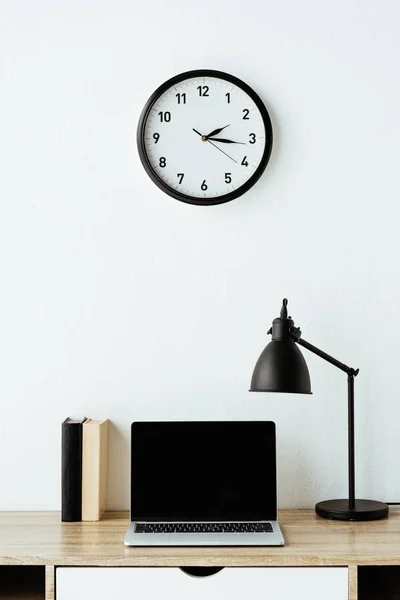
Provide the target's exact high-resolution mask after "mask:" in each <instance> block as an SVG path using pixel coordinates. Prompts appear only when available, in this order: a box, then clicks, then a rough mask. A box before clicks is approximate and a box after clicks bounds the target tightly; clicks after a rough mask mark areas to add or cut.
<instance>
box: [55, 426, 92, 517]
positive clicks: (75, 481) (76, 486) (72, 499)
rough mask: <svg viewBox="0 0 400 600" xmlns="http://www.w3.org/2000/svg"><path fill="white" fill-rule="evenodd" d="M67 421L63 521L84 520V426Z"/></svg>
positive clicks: (63, 430) (63, 450)
mask: <svg viewBox="0 0 400 600" xmlns="http://www.w3.org/2000/svg"><path fill="white" fill-rule="evenodd" d="M85 420H86V419H84V418H81V419H71V418H68V419H66V420H65V421H64V422H63V423H62V426H61V520H62V521H81V520H82V426H83V423H84V422H85Z"/></svg>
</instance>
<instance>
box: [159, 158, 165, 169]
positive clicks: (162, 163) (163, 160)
mask: <svg viewBox="0 0 400 600" xmlns="http://www.w3.org/2000/svg"><path fill="white" fill-rule="evenodd" d="M158 164H159V165H160V167H162V168H164V167H166V166H167V159H166V158H165V156H161V158H160V162H159V163H158Z"/></svg>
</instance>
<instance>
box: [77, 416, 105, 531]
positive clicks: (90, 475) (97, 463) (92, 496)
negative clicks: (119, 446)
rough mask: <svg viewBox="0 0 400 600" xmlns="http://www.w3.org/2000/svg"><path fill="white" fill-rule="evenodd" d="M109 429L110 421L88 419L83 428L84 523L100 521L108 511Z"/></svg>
mask: <svg viewBox="0 0 400 600" xmlns="http://www.w3.org/2000/svg"><path fill="white" fill-rule="evenodd" d="M108 429H109V421H108V419H105V420H104V421H95V420H93V419H87V420H86V421H85V422H84V424H83V427H82V436H83V458H82V521H100V519H101V516H102V514H103V513H104V511H105V510H106V506H107V479H108V477H107V471H108Z"/></svg>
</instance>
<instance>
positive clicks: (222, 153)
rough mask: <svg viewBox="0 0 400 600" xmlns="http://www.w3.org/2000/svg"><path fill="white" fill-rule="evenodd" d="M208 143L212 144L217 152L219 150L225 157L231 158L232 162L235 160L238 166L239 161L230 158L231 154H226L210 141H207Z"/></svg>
mask: <svg viewBox="0 0 400 600" xmlns="http://www.w3.org/2000/svg"><path fill="white" fill-rule="evenodd" d="M207 142H208V143H209V144H211V145H212V146H214V148H216V149H217V150H219V151H220V152H222V154H225V156H227V157H228V158H230V159H231V160H233V162H235V163H236V164H238V161H237V160H235V159H234V158H232V156H229V154H227V153H226V152H224V151H223V150H221V148H218V146H216V145H215V144H214V143H213V142H211V141H210V140H207Z"/></svg>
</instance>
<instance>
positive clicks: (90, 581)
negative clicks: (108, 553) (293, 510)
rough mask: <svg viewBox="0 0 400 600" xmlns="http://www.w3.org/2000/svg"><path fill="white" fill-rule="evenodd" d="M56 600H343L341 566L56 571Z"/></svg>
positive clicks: (345, 596) (344, 581)
mask: <svg viewBox="0 0 400 600" xmlns="http://www.w3.org/2000/svg"><path fill="white" fill-rule="evenodd" d="M56 590H57V596H56V597H57V600H91V599H92V598H93V599H95V600H110V599H111V600H120V599H121V600H122V599H123V600H130V599H131V598H132V599H135V600H136V599H138V600H140V599H142V600H143V599H145V600H261V599H263V600H269V599H271V600H293V599H294V598H295V599H296V600H321V599H323V600H348V570H347V568H344V567H313V568H311V567H279V568H275V567H250V568H242V567H227V568H226V569H222V571H219V572H218V573H216V574H214V575H211V576H210V577H193V576H191V575H188V574H186V573H184V572H183V571H181V570H180V569H179V568H177V567H106V568H102V567H101V568H92V567H77V568H75V567H72V568H70V567H59V568H58V569H57V572H56Z"/></svg>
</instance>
